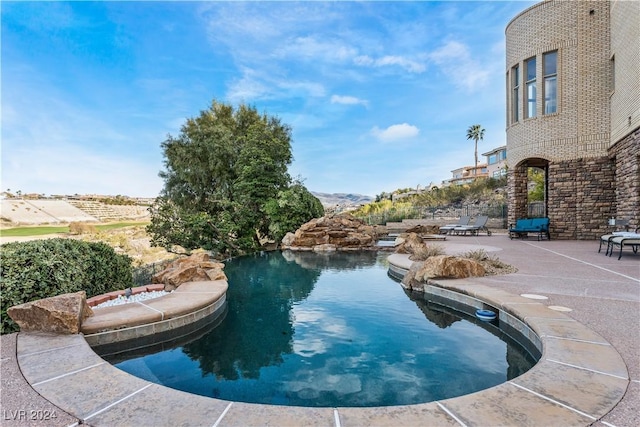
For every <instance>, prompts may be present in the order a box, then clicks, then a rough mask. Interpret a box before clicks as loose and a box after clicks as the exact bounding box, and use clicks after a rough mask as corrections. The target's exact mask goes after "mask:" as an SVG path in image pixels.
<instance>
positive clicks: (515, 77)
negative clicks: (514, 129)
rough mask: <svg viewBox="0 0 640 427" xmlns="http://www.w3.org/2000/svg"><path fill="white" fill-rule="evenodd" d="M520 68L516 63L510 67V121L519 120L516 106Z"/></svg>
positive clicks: (518, 103)
mask: <svg viewBox="0 0 640 427" xmlns="http://www.w3.org/2000/svg"><path fill="white" fill-rule="evenodd" d="M519 92H520V68H519V67H518V66H517V65H516V66H515V67H513V68H512V69H511V122H512V123H516V122H517V121H518V120H520V117H519V116H518V106H519V105H520V98H519V97H518V93H519Z"/></svg>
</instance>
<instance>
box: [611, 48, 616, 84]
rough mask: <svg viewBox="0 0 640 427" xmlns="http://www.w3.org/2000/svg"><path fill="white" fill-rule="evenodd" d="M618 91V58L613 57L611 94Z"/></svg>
mask: <svg viewBox="0 0 640 427" xmlns="http://www.w3.org/2000/svg"><path fill="white" fill-rule="evenodd" d="M615 91H616V56H615V55H611V93H614V92H615Z"/></svg>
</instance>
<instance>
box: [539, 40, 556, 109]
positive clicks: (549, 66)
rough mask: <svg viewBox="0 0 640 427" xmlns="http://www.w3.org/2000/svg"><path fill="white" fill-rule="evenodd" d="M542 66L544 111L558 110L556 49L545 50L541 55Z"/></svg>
mask: <svg viewBox="0 0 640 427" xmlns="http://www.w3.org/2000/svg"><path fill="white" fill-rule="evenodd" d="M542 66H543V67H544V73H543V74H544V113H545V114H553V113H555V112H556V111H558V51H554V52H547V53H545V54H544V55H543V56H542Z"/></svg>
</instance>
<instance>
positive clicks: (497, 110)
mask: <svg viewBox="0 0 640 427" xmlns="http://www.w3.org/2000/svg"><path fill="white" fill-rule="evenodd" d="M534 3H535V2H531V1H510V2H507V1H484V2H483V1H466V2H454V1H444V2H432V1H423V2H421V1H404V2H397V1H396V2H91V3H88V2H35V3H33V2H5V1H3V2H2V3H1V5H0V7H1V9H2V11H1V13H2V40H1V43H2V69H1V72H2V95H1V96H2V175H1V179H2V183H1V184H0V185H1V188H0V189H1V190H3V191H4V190H6V189H11V190H12V191H13V192H15V191H17V190H20V191H22V192H23V193H31V192H36V193H44V194H75V193H79V194H86V193H98V194H111V195H116V194H123V195H129V196H141V197H155V196H157V195H158V194H159V192H160V190H161V189H162V186H163V181H162V180H161V179H160V178H159V177H158V172H159V171H160V170H161V169H162V167H163V157H162V151H161V147H160V144H161V142H162V141H164V140H165V139H166V136H167V134H171V135H173V136H177V135H178V133H179V130H180V126H181V124H182V123H183V122H184V121H185V119H186V118H188V117H194V116H197V115H198V114H199V113H200V111H201V110H204V109H207V108H208V107H209V105H210V103H211V101H212V100H213V99H216V100H218V101H221V102H225V103H231V104H233V105H238V104H239V103H246V104H250V105H253V106H255V107H256V108H257V109H258V110H259V111H260V112H265V113H267V114H269V115H274V116H278V117H279V118H280V119H281V120H282V121H283V122H284V123H286V124H288V125H290V126H291V127H292V129H293V132H292V134H293V143H292V148H293V155H294V161H293V163H292V165H291V166H290V168H289V171H290V173H291V175H292V176H294V177H301V178H302V179H303V180H304V182H305V185H306V186H307V188H309V189H310V190H312V191H318V192H325V193H348V192H350V193H360V194H366V195H370V196H375V195H376V194H380V193H382V192H383V191H386V192H390V191H393V190H395V189H397V188H406V187H416V186H417V185H421V186H425V185H428V184H429V183H431V182H435V183H440V182H441V181H442V180H443V179H447V178H450V177H451V170H453V169H455V168H458V167H461V166H464V165H472V164H473V162H474V159H473V141H471V140H467V139H466V130H467V128H468V127H469V126H470V125H473V124H481V125H482V126H483V127H484V128H485V138H484V141H482V142H480V144H479V148H478V150H479V153H483V152H486V151H488V150H490V149H492V148H495V147H498V146H500V145H504V144H505V131H504V129H505V111H504V102H505V100H504V99H505V95H504V90H505V88H504V86H505V81H504V73H505V65H504V61H505V57H504V30H505V27H506V25H507V23H508V22H509V21H510V20H511V19H512V18H513V17H515V15H517V14H518V13H520V12H521V11H523V10H525V9H526V8H527V7H529V6H531V5H532V4H534ZM481 160H482V158H481Z"/></svg>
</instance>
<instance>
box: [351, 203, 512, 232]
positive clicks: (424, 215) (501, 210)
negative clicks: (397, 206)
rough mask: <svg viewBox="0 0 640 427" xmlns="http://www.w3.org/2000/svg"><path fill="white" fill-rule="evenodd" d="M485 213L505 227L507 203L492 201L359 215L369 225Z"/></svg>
mask: <svg viewBox="0 0 640 427" xmlns="http://www.w3.org/2000/svg"><path fill="white" fill-rule="evenodd" d="M478 215H486V216H488V217H489V218H494V219H501V220H503V223H504V226H505V228H506V222H507V204H506V203H493V204H481V205H462V206H438V207H427V208H425V207H413V208H405V209H402V210H397V211H396V210H390V211H386V212H382V213H380V214H370V215H367V216H366V217H361V219H363V220H364V221H365V222H366V223H367V224H369V225H383V224H386V223H388V222H401V221H402V220H403V219H433V220H435V219H451V218H460V217H461V216H478Z"/></svg>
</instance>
